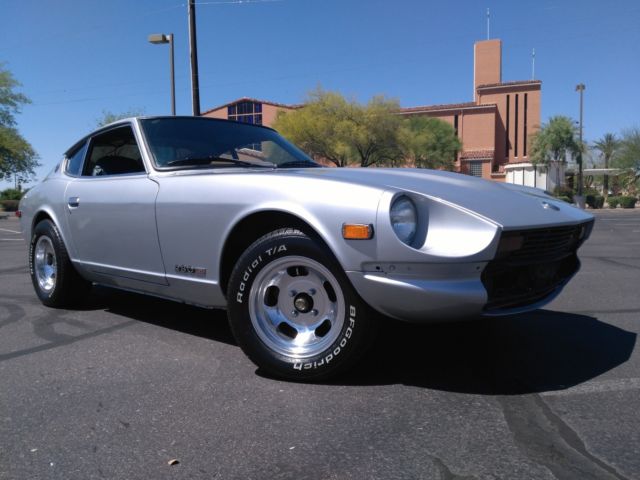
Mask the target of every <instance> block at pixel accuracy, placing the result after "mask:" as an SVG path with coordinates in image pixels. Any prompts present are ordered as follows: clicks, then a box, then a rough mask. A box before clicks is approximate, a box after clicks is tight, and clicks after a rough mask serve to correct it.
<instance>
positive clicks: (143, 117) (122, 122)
mask: <svg viewBox="0 0 640 480" xmlns="http://www.w3.org/2000/svg"><path fill="white" fill-rule="evenodd" d="M170 118H189V119H198V120H200V119H202V120H206V121H214V122H233V123H239V122H234V121H233V120H227V119H224V118H212V117H202V116H200V117H196V116H193V115H136V116H134V117H127V118H120V119H118V120H116V121H115V122H111V123H108V124H106V125H102V126H100V127H99V128H96V129H95V130H93V131H92V132H91V133H88V134H86V135H85V136H83V137H82V138H81V139H80V140H78V141H77V142H75V143H74V144H73V145H72V146H71V147H70V148H68V149H67V150H66V151H65V152H64V155H65V156H67V157H68V156H69V152H73V151H74V150H76V148H78V147H79V146H80V145H81V144H84V143H85V142H86V141H87V139H88V138H89V137H92V136H94V135H96V134H97V133H100V132H102V131H105V130H109V129H110V128H113V127H117V126H118V125H125V124H130V123H133V122H135V121H136V120H155V119H170ZM242 125H251V126H252V127H257V128H265V129H267V130H273V131H274V132H275V130H274V129H273V128H271V127H267V126H265V125H254V124H248V123H242Z"/></svg>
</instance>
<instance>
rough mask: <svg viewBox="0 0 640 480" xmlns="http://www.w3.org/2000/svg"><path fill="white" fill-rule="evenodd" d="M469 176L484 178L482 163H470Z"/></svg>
mask: <svg viewBox="0 0 640 480" xmlns="http://www.w3.org/2000/svg"><path fill="white" fill-rule="evenodd" d="M469 175H471V176H473V177H482V162H480V161H473V162H469Z"/></svg>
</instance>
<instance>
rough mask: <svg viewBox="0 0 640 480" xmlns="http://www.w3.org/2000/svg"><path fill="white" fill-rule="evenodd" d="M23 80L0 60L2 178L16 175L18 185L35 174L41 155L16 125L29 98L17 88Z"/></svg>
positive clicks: (0, 166) (0, 153)
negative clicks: (19, 80) (16, 76)
mask: <svg viewBox="0 0 640 480" xmlns="http://www.w3.org/2000/svg"><path fill="white" fill-rule="evenodd" d="M19 86H20V83H19V82H18V81H17V80H16V79H15V78H14V77H13V75H12V74H11V72H10V71H9V70H6V69H5V68H4V64H2V63H0V178H1V179H4V180H7V179H10V178H11V177H13V179H14V181H15V184H16V188H20V185H21V184H22V183H23V182H26V181H28V180H29V179H31V178H32V177H34V176H35V168H36V167H38V166H39V165H40V164H39V163H38V160H37V159H38V155H37V154H36V152H35V151H34V149H33V147H32V146H31V144H29V142H27V140H25V139H24V137H22V135H21V134H20V132H19V131H18V130H17V129H16V128H15V125H16V118H15V116H16V115H17V114H19V113H20V109H21V107H22V105H25V104H27V103H30V100H29V99H28V98H27V97H26V96H25V95H23V94H22V93H17V92H15V88H17V87H19Z"/></svg>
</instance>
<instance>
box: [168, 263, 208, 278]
mask: <svg viewBox="0 0 640 480" xmlns="http://www.w3.org/2000/svg"><path fill="white" fill-rule="evenodd" d="M175 269H176V273H182V274H186V275H193V276H194V277H206V276H207V269H206V268H200V267H192V266H191V265H176V267H175Z"/></svg>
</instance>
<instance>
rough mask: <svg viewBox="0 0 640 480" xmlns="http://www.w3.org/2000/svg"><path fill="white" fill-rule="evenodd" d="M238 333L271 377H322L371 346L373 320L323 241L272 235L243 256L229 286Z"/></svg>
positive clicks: (282, 233)
mask: <svg viewBox="0 0 640 480" xmlns="http://www.w3.org/2000/svg"><path fill="white" fill-rule="evenodd" d="M228 302H229V305H228V314H229V321H230V324H231V329H232V331H233V334H234V336H235V338H236V340H237V342H238V344H239V345H240V347H241V348H242V349H243V351H244V352H245V353H246V354H247V356H249V358H250V359H251V360H252V361H253V362H254V363H255V364H256V365H258V366H259V367H261V368H262V369H263V370H265V371H266V372H268V373H270V374H271V375H274V376H278V377H284V378H289V379H299V380H304V379H314V380H317V379H322V378H326V377H328V376H331V375H335V374H337V373H339V372H342V371H344V370H346V369H348V368H350V367H351V366H352V365H353V364H354V363H355V362H356V361H357V360H358V359H359V358H360V357H361V356H362V354H363V353H364V352H365V350H366V348H367V347H368V346H369V344H370V343H371V339H372V337H373V333H374V330H375V325H374V319H373V315H371V312H370V310H369V308H368V307H367V305H366V304H365V303H364V302H363V301H362V299H361V298H360V297H359V295H358V294H357V293H356V292H355V290H354V289H353V287H352V286H351V284H350V283H349V281H348V280H347V278H346V276H345V275H344V272H343V271H342V269H341V267H340V266H339V264H338V263H337V261H336V260H335V258H334V257H333V255H332V254H331V253H330V252H329V251H328V250H327V248H326V247H325V246H324V245H323V244H321V243H320V242H319V241H317V240H314V239H312V238H310V237H309V236H307V235H305V234H304V233H302V232H300V231H298V230H294V229H281V230H276V231H274V232H271V233H269V234H267V235H265V236H263V237H262V238H260V239H258V240H257V241H256V242H254V243H253V244H252V245H251V246H250V247H249V248H248V249H247V250H246V251H245V252H244V254H243V255H242V256H241V257H240V259H239V260H238V262H237V263H236V265H235V268H234V270H233V272H232V274H231V278H230V281H229V288H228Z"/></svg>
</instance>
